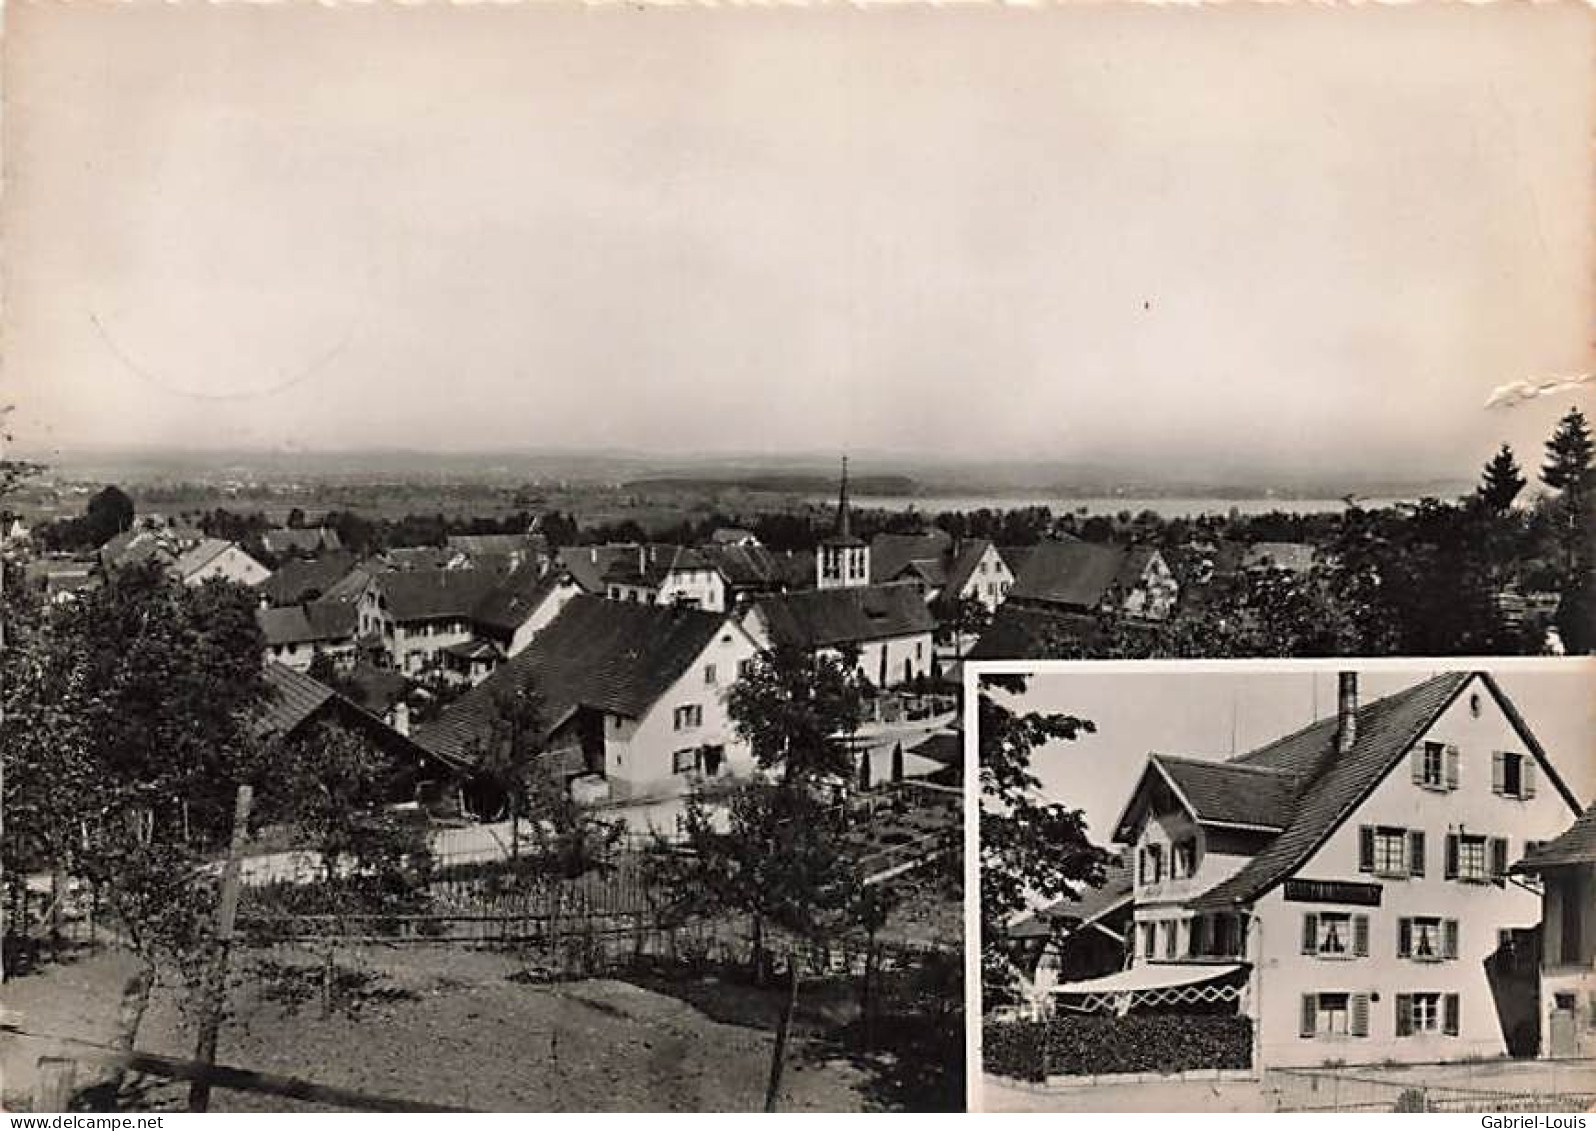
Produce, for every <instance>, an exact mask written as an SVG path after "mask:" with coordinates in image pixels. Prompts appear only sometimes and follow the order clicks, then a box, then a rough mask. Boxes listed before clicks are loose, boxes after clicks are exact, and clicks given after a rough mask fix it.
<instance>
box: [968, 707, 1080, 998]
mask: <svg viewBox="0 0 1596 1131" xmlns="http://www.w3.org/2000/svg"><path fill="white" fill-rule="evenodd" d="M1025 686H1026V683H1025V679H1024V678H1023V677H1019V676H988V677H986V678H985V679H983V680H982V683H981V687H980V691H979V701H978V705H977V707H978V716H977V718H978V726H979V730H978V732H977V739H978V745H979V756H980V771H981V774H980V782H981V794H980V804H981V813H980V830H981V831H980V844H981V985H982V995H983V997H982V1001H983V1003H984V1004H985V1005H986V1006H987V1007H991V1006H993V1005H997V1004H1002V1003H1004V1002H1007V1001H1011V1000H1013V997H1014V968H1013V965H1012V963H1011V962H1010V960H1009V954H1008V947H1007V944H1006V939H1007V934H1008V927H1009V924H1010V922H1011V921H1012V920H1013V918H1014V917H1015V916H1016V915H1018V914H1019V913H1021V912H1023V911H1025V910H1027V909H1028V908H1029V907H1031V906H1032V905H1033V903H1034V902H1052V901H1055V900H1059V899H1064V898H1073V897H1076V896H1078V895H1079V894H1080V893H1081V891H1082V890H1083V889H1084V888H1085V887H1095V886H1097V885H1100V884H1101V883H1102V882H1103V869H1104V866H1105V865H1106V864H1107V863H1108V859H1109V856H1108V853H1107V852H1105V851H1103V849H1101V848H1099V847H1097V846H1096V845H1094V844H1093V843H1092V842H1091V841H1090V840H1089V839H1088V838H1087V833H1086V818H1085V815H1084V814H1083V813H1082V812H1081V810H1079V809H1071V808H1069V807H1068V806H1066V805H1062V804H1059V803H1057V802H1048V801H1045V800H1043V799H1042V798H1041V796H1040V790H1041V784H1042V783H1041V779H1039V778H1038V777H1037V776H1036V774H1035V772H1034V770H1033V769H1032V766H1031V760H1032V757H1033V755H1035V754H1036V753H1037V752H1038V750H1039V749H1041V748H1042V747H1045V746H1047V745H1049V744H1050V743H1054V742H1073V741H1074V740H1075V739H1077V738H1078V737H1079V736H1080V735H1082V734H1089V733H1092V732H1093V731H1094V730H1095V729H1096V727H1095V726H1094V725H1093V724H1092V722H1091V721H1090V720H1088V719H1081V718H1076V717H1075V716H1072V715H1063V714H1048V713H1042V712H1037V711H1028V712H1023V713H1020V712H1016V711H1015V710H1014V709H1013V707H1012V705H1011V704H1012V701H1013V698H1012V697H1014V696H1017V695H1020V694H1022V693H1023V692H1024V690H1025Z"/></svg>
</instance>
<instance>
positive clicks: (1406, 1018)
mask: <svg viewBox="0 0 1596 1131" xmlns="http://www.w3.org/2000/svg"><path fill="white" fill-rule="evenodd" d="M1396 1035H1397V1036H1399V1037H1411V1036H1412V1035H1413V995H1412V994H1397V996H1396Z"/></svg>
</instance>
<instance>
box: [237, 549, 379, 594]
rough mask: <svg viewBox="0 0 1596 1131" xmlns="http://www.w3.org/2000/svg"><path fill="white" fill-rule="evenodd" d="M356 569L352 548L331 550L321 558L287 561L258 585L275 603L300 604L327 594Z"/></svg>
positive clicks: (262, 592) (261, 591)
mask: <svg viewBox="0 0 1596 1131" xmlns="http://www.w3.org/2000/svg"><path fill="white" fill-rule="evenodd" d="M354 568H355V555H353V554H351V553H350V552H349V551H348V550H329V551H328V552H327V553H325V554H322V555H321V556H320V557H315V558H292V559H290V560H289V561H286V562H284V563H283V564H282V565H281V566H280V567H279V568H278V569H277V570H275V571H274V572H273V573H272V575H271V576H270V577H268V578H267V579H266V580H265V581H263V582H261V584H260V585H259V587H258V588H259V591H260V593H261V595H262V596H263V597H265V598H266V599H267V600H268V601H270V602H271V603H272V604H274V605H297V604H299V603H300V602H301V601H304V600H315V599H316V598H317V597H323V596H326V594H327V591H328V590H329V589H331V588H332V587H333V586H334V585H336V584H338V582H339V581H341V580H343V578H344V577H346V576H348V574H349V572H350V570H352V569H354Z"/></svg>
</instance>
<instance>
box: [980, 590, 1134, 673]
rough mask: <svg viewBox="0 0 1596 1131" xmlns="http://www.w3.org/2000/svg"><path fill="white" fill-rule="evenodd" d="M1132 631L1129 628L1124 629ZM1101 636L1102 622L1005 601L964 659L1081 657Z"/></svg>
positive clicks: (1093, 617) (1060, 611) (1095, 618)
mask: <svg viewBox="0 0 1596 1131" xmlns="http://www.w3.org/2000/svg"><path fill="white" fill-rule="evenodd" d="M1126 629H1127V630H1128V631H1134V627H1133V626H1129V625H1127V626H1126ZM1102 634H1103V625H1102V622H1101V621H1099V620H1098V618H1097V617H1096V616H1093V615H1091V614H1088V613H1072V612H1066V611H1065V610H1063V609H1059V608H1051V609H1049V608H1038V607H1035V606H1025V605H1016V604H1013V603H1011V602H1008V601H1005V602H1004V603H1003V604H1001V605H999V606H998V608H997V612H995V613H993V614H992V623H991V624H989V625H988V626H987V628H986V631H985V632H983V633H981V638H980V639H979V640H977V641H976V642H975V645H974V647H972V648H971V649H970V651H969V653H968V654H967V655H966V657H965V658H966V659H970V660H1045V659H1064V658H1073V657H1078V656H1082V655H1084V654H1085V653H1086V652H1087V650H1088V649H1090V648H1093V647H1094V646H1095V645H1096V643H1097V641H1098V640H1099V639H1100V638H1101V636H1102Z"/></svg>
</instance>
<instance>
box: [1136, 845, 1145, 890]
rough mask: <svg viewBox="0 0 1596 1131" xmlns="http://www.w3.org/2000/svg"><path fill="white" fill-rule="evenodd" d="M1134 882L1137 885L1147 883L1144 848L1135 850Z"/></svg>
mask: <svg viewBox="0 0 1596 1131" xmlns="http://www.w3.org/2000/svg"><path fill="white" fill-rule="evenodd" d="M1136 882H1137V883H1139V884H1145V883H1146V882H1147V849H1145V848H1139V849H1137V850H1136Z"/></svg>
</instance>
